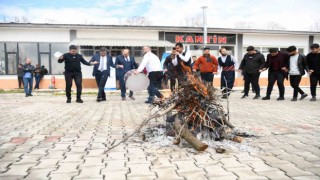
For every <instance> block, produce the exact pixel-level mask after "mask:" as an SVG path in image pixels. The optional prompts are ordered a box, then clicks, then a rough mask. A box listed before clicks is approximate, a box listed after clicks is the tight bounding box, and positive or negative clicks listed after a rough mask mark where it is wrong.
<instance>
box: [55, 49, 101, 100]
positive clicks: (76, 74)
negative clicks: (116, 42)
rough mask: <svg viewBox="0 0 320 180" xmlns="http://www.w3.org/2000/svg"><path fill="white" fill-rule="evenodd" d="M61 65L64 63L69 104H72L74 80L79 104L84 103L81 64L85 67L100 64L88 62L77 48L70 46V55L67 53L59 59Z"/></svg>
mask: <svg viewBox="0 0 320 180" xmlns="http://www.w3.org/2000/svg"><path fill="white" fill-rule="evenodd" d="M58 62H59V63H63V62H64V69H65V71H64V77H65V80H66V96H67V103H71V87H72V80H74V82H75V83H76V86H77V100H76V102H77V103H83V100H82V99H81V93H82V72H81V65H80V62H81V63H82V64H84V65H87V66H90V65H94V64H98V62H96V61H95V62H90V63H89V62H87V61H86V60H85V59H84V58H83V57H82V55H81V54H78V53H77V46H75V45H70V46H69V53H65V54H63V55H62V56H60V57H59V59H58Z"/></svg>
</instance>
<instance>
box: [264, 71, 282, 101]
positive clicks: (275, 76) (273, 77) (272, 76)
mask: <svg viewBox="0 0 320 180" xmlns="http://www.w3.org/2000/svg"><path fill="white" fill-rule="evenodd" d="M284 78H285V77H284V75H283V73H282V72H281V71H280V72H270V73H269V74H268V87H267V96H268V97H270V95H271V92H272V89H273V85H274V83H275V82H276V81H277V85H278V88H279V94H280V97H284V91H285V88H284V85H283V81H284Z"/></svg>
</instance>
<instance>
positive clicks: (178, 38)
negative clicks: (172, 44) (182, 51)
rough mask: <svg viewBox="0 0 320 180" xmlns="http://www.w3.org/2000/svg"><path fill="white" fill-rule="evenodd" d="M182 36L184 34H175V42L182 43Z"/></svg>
mask: <svg viewBox="0 0 320 180" xmlns="http://www.w3.org/2000/svg"><path fill="white" fill-rule="evenodd" d="M183 37H184V36H179V35H176V43H178V42H181V43H183V42H184V40H183Z"/></svg>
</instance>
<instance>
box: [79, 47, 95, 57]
mask: <svg viewBox="0 0 320 180" xmlns="http://www.w3.org/2000/svg"><path fill="white" fill-rule="evenodd" d="M80 54H82V55H83V56H86V57H92V56H93V55H94V54H95V49H94V47H93V46H81V47H80Z"/></svg>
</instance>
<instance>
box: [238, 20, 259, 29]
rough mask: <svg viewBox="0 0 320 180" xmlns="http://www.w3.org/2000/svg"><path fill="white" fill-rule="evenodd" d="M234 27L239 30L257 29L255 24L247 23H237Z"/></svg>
mask: <svg viewBox="0 0 320 180" xmlns="http://www.w3.org/2000/svg"><path fill="white" fill-rule="evenodd" d="M234 27H235V28H237V29H253V28H255V26H254V24H253V23H249V22H246V21H237V22H235V23H234Z"/></svg>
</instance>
